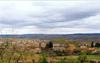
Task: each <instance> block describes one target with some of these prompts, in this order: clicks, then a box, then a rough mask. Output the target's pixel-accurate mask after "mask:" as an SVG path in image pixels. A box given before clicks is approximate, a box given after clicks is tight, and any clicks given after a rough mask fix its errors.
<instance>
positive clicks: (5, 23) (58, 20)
mask: <svg viewBox="0 0 100 63" xmlns="http://www.w3.org/2000/svg"><path fill="white" fill-rule="evenodd" d="M99 3H100V2H99V1H1V2H0V29H1V32H2V33H3V34H5V33H8V34H27V33H44V34H45V33H47V34H48V33H49V34H56V33H58V34H60V33H63V34H66V33H86V32H87V33H95V32H96V33H99V32H100V29H99V27H100V25H99V24H100V18H99V17H100V8H99V6H100V4H99ZM12 29H13V30H12ZM97 29H98V30H97Z"/></svg>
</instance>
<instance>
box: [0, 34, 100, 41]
mask: <svg viewBox="0 0 100 63" xmlns="http://www.w3.org/2000/svg"><path fill="white" fill-rule="evenodd" d="M0 38H31V39H55V38H65V39H69V40H80V41H100V33H91V34H88V33H86V34H23V35H0Z"/></svg>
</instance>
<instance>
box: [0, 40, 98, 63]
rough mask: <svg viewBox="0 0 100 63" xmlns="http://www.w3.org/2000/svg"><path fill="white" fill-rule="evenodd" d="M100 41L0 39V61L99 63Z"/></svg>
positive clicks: (21, 62)
mask: <svg viewBox="0 0 100 63" xmlns="http://www.w3.org/2000/svg"><path fill="white" fill-rule="evenodd" d="M99 60H100V42H94V41H92V42H75V41H68V40H66V39H62V38H59V39H53V40H40V39H19V38H1V39H0V63H61V62H62V63H100V61H99Z"/></svg>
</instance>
